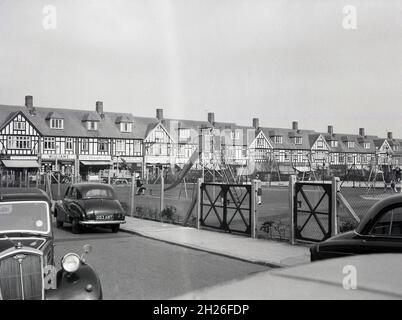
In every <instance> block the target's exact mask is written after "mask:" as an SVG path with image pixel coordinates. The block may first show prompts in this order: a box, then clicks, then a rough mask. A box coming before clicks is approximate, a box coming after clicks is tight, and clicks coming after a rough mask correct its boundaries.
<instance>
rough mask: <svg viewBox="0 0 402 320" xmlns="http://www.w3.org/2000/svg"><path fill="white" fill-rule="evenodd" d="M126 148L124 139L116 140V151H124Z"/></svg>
mask: <svg viewBox="0 0 402 320" xmlns="http://www.w3.org/2000/svg"><path fill="white" fill-rule="evenodd" d="M125 149H126V144H125V142H124V140H116V152H124V151H125Z"/></svg>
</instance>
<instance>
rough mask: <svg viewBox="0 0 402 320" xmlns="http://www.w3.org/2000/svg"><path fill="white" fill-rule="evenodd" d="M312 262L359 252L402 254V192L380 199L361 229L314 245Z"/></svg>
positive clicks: (368, 214) (363, 220)
mask: <svg viewBox="0 0 402 320" xmlns="http://www.w3.org/2000/svg"><path fill="white" fill-rule="evenodd" d="M310 253H311V261H315V260H322V259H328V258H336V257H342V256H347V255H355V254H371V253H402V195H395V196H390V197H388V198H385V199H383V200H381V201H378V202H377V203H376V204H375V205H373V206H372V207H371V208H370V209H369V211H368V212H367V213H366V215H365V216H364V218H363V219H362V220H361V221H360V223H359V225H358V226H357V228H356V229H355V230H353V231H349V232H345V233H341V234H339V235H336V236H334V237H331V238H329V239H327V240H325V241H323V242H321V243H317V244H315V245H314V246H312V247H311V248H310Z"/></svg>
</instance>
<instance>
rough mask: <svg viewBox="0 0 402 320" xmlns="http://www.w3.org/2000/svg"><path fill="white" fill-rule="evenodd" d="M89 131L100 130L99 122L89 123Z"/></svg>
mask: <svg viewBox="0 0 402 320" xmlns="http://www.w3.org/2000/svg"><path fill="white" fill-rule="evenodd" d="M87 129H88V130H93V131H96V130H98V122H97V121H87Z"/></svg>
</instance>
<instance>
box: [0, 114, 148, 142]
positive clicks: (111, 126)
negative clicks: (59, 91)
mask: <svg viewBox="0 0 402 320" xmlns="http://www.w3.org/2000/svg"><path fill="white" fill-rule="evenodd" d="M18 111H21V112H22V113H23V114H24V116H25V117H26V118H27V119H28V120H29V121H30V122H32V124H33V125H34V126H35V127H36V128H37V129H38V130H39V132H40V133H41V134H43V135H45V136H67V137H101V138H131V139H142V138H143V130H141V129H140V130H139V128H138V127H140V128H141V127H142V126H143V123H144V121H142V120H141V121H140V122H139V123H134V125H133V132H121V131H120V127H119V125H117V124H116V118H117V117H118V116H126V117H129V118H133V117H132V115H131V114H129V113H115V112H105V113H104V117H103V118H101V117H100V116H99V114H98V113H97V112H96V111H88V110H73V109H60V108H42V107H35V113H34V114H31V113H30V112H29V110H28V109H27V108H25V107H22V106H0V119H6V120H4V121H3V123H2V126H3V125H4V123H5V122H7V120H9V119H10V118H11V117H12V115H11V113H14V115H13V116H15V114H17V113H18ZM50 113H57V114H58V116H60V117H62V118H63V119H64V128H63V129H51V128H50V126H49V122H48V120H47V119H48V115H49V114H50ZM84 119H98V120H99V125H98V130H97V131H90V130H87V129H86V126H85V123H84V122H83V120H84ZM153 121H155V120H154V119H153Z"/></svg>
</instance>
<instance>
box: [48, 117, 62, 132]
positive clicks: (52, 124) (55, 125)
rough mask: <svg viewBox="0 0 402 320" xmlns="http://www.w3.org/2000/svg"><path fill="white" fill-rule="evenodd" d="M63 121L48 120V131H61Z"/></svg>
mask: <svg viewBox="0 0 402 320" xmlns="http://www.w3.org/2000/svg"><path fill="white" fill-rule="evenodd" d="M63 128H64V120H63V119H50V129H59V130H61V129H63Z"/></svg>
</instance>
